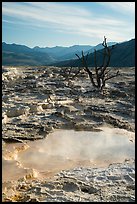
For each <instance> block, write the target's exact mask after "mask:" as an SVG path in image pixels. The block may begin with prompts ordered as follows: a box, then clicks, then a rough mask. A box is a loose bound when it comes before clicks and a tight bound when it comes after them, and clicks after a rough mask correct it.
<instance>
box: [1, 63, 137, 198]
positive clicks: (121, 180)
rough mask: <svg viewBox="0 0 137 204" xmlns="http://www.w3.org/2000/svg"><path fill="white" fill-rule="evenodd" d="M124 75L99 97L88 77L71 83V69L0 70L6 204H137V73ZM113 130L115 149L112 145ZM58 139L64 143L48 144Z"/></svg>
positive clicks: (128, 70) (124, 71) (125, 70)
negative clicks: (76, 203)
mask: <svg viewBox="0 0 137 204" xmlns="http://www.w3.org/2000/svg"><path fill="white" fill-rule="evenodd" d="M72 70H73V71H72V72H71V74H72V73H74V72H75V70H76V68H72ZM113 70H114V72H116V71H117V69H116V68H111V71H112V72H113ZM119 70H120V76H118V77H116V78H113V79H112V80H110V81H108V83H107V85H106V87H105V88H104V90H103V91H102V92H100V91H98V90H96V89H95V88H93V87H92V85H91V83H90V80H89V78H88V77H87V75H86V73H84V72H81V73H80V74H79V75H77V76H76V77H75V78H73V76H71V78H70V72H69V71H68V70H67V68H59V67H48V66H46V67H44V66H43V67H24V66H23V67H3V68H2V157H3V159H2V193H3V195H2V200H3V202H7V201H11V202H14V201H17V202H52V201H54V202H66V201H70V202H77V201H78V202H82V201H86V202H96V201H97V202H99V201H102V202H105V201H108V202H122V201H123V202H135V164H134V159H135V156H134V149H135V148H134V143H135V135H134V132H135V68H134V67H131V68H129V67H127V68H119ZM105 128H106V129H105ZM110 130H112V132H113V130H117V134H113V139H114V138H115V139H116V138H119V139H116V140H115V141H117V143H115V142H114V140H111V142H110V143H108V141H110V137H108V136H109V135H110ZM58 131H68V132H69V134H70V137H69V140H68V139H67V140H66V139H65V140H64V137H63V135H64V133H63V132H62V134H60V135H56V132H58ZM72 131H73V132H74V131H76V132H77V134H78V133H79V138H78V139H77V140H76V137H75V135H73V133H72ZM87 131H88V133H87V134H86V132H87ZM105 131H106V133H105ZM82 132H85V134H86V136H85V139H81V137H82V136H81V134H82ZM112 132H111V133H112ZM90 133H93V134H94V135H95V136H96V139H93V135H92V136H87V135H88V134H90ZM52 134H55V135H56V136H57V137H55V138H60V140H59V141H60V142H55V141H56V140H55V138H53V139H54V140H51V142H48V141H50V139H52ZM101 134H102V136H101ZM103 134H104V135H103ZM121 135H122V136H121ZM59 136H60V137H59ZM72 136H73V138H75V139H74V140H73V139H72ZM97 136H98V137H99V139H98V140H97ZM86 137H90V139H86ZM122 138H123V139H122ZM41 141H42V142H41ZM61 141H62V143H61ZM70 141H71V142H70ZM72 141H73V142H72ZM91 141H92V146H89V144H90V143H91ZM105 141H107V142H105ZM125 142H126V143H125ZM42 144H43V145H44V144H47V146H48V148H47V146H45V147H46V148H47V152H44V153H43V151H45V150H43V149H42ZM95 144H96V146H95ZM106 144H108V146H105V145H106ZM112 144H113V145H112ZM122 144H123V146H122ZM37 145H38V146H37ZM99 145H100V146H99ZM40 146H41V149H40ZM43 147H44V146H43ZM68 147H69V148H68ZM74 147H75V148H74ZM76 147H77V148H76ZM103 147H104V149H102V148H103ZM108 147H110V148H109V151H110V149H111V155H110V158H111V159H108V157H107V156H109V152H107V151H108ZM118 147H119V150H120V152H119V151H118ZM57 149H58V152H57ZM34 150H35V154H34ZM37 150H38V151H37ZM61 150H62V151H61ZM70 150H73V151H70ZM74 150H76V151H74ZM85 150H86V151H85ZM93 150H94V151H93ZM99 150H100V151H99ZM112 150H113V151H112ZM59 152H61V153H62V154H61V155H60V154H58V153H59ZM64 152H65V153H64ZM112 152H113V153H112ZM95 153H96V154H98V155H97V156H98V157H97V159H96V160H93V155H95ZM44 154H45V155H46V156H45V160H44V159H41V158H42V155H44ZM51 155H52V157H51ZM62 155H63V158H62ZM65 155H66V157H65ZM76 155H77V157H76ZM114 155H116V157H115V159H114V157H113V156H114ZM48 156H50V157H48ZM46 157H47V160H46ZM83 157H84V159H83ZM85 157H86V159H85ZM28 158H29V159H28ZM99 158H100V159H99ZM27 159H28V160H27ZM28 161H31V162H30V163H29V162H28ZM34 161H35V162H34ZM36 161H39V162H41V164H40V163H38V164H37V165H36V163H37V162H36ZM25 162H26V163H25ZM44 162H45V163H44ZM34 164H35V165H34ZM53 164H54V165H53ZM38 167H39V168H38ZM48 168H49V169H48ZM9 169H10V171H9Z"/></svg>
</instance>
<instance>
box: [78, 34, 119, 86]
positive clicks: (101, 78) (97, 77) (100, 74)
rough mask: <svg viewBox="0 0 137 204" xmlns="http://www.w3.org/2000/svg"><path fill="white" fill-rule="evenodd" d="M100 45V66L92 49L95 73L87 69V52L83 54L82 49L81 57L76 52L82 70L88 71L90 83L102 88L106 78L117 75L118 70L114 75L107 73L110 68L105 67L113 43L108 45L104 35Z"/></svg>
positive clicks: (107, 63) (95, 52)
mask: <svg viewBox="0 0 137 204" xmlns="http://www.w3.org/2000/svg"><path fill="white" fill-rule="evenodd" d="M102 45H103V47H104V49H103V62H102V65H101V66H97V51H96V50H94V63H95V69H94V71H95V74H93V72H92V71H91V69H89V67H88V64H87V59H88V56H89V54H87V55H86V56H84V53H83V51H82V57H80V56H79V55H78V54H76V56H77V57H78V58H79V60H81V62H82V65H83V67H84V70H85V71H86V72H87V73H88V76H89V78H90V81H91V83H92V85H93V86H94V87H96V88H98V89H100V90H102V89H103V88H104V87H105V84H106V81H107V80H110V79H112V78H114V77H116V76H118V75H119V71H117V72H116V73H115V74H114V75H110V74H109V72H110V70H108V69H107V68H108V66H109V63H110V58H111V51H112V49H113V48H114V45H112V46H111V47H108V45H107V42H106V37H105V36H104V41H103V43H102Z"/></svg>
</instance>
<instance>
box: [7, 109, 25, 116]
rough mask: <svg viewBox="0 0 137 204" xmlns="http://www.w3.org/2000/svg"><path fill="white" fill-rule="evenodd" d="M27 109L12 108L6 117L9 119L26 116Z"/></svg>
mask: <svg viewBox="0 0 137 204" xmlns="http://www.w3.org/2000/svg"><path fill="white" fill-rule="evenodd" d="M25 111H26V109H25V108H16V107H13V108H10V109H9V110H7V112H6V115H7V116H8V117H18V116H20V115H23V114H25Z"/></svg>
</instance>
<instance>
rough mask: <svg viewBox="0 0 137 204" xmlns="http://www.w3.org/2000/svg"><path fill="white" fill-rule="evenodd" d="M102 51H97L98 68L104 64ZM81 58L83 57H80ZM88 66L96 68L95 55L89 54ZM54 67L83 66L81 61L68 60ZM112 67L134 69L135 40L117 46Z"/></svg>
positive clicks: (111, 63) (113, 54)
mask: <svg viewBox="0 0 137 204" xmlns="http://www.w3.org/2000/svg"><path fill="white" fill-rule="evenodd" d="M102 51H103V50H102V49H101V50H98V51H97V62H98V66H100V65H101V64H102V61H103V55H102V54H101V53H102ZM80 56H81V55H80ZM87 63H88V66H89V67H94V64H95V63H94V53H91V54H89V57H88V61H87ZM52 65H56V66H74V67H75V66H76V67H77V66H81V62H80V60H79V59H77V60H72V59H71V60H66V61H62V62H58V63H55V64H54V63H53V64H52ZM109 66H110V67H134V66H135V39H132V40H129V41H126V42H123V43H117V44H115V47H114V49H113V50H112V55H111V60H110V64H109Z"/></svg>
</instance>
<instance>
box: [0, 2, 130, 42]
mask: <svg viewBox="0 0 137 204" xmlns="http://www.w3.org/2000/svg"><path fill="white" fill-rule="evenodd" d="M65 3H67V2H64V4H62V3H61V2H59V3H55V2H40V3H39V2H25V3H22V2H3V3H2V14H3V16H5V17H6V16H8V17H12V18H16V19H18V23H19V22H20V24H22V23H23V22H24V24H25V23H26V25H28V26H29V24H30V25H33V26H34V27H42V28H45V27H48V28H50V29H55V30H56V31H61V32H64V33H69V34H78V35H81V36H83V37H84V36H85V37H86V36H87V37H91V38H92V37H95V36H96V37H98V38H100V39H102V36H104V35H106V32H108V31H109V32H110V31H111V33H110V34H109V36H111V37H112V39H114V40H116V41H117V40H119V39H122V38H123V37H124V36H126V33H125V32H124V29H126V27H128V28H129V27H130V26H127V22H126V21H124V20H123V19H117V18H116V17H115V18H114V17H112V16H110V15H109V16H108V15H107V14H104V15H102V14H98V16H97V15H95V13H94V9H90V11H89V10H87V9H86V8H83V7H80V6H78V5H77V6H76V5H72V4H70V5H68V4H66V5H65ZM132 3H133V2H111V3H109V2H107V3H106V2H99V4H102V5H103V6H107V7H109V8H111V9H115V10H116V9H117V10H120V9H121V10H122V11H130V9H131V12H132V11H133V9H134V4H132ZM4 21H5V22H6V20H4ZM22 21H23V22H22ZM14 22H16V21H15V20H14ZM11 23H12V20H11ZM121 29H122V30H123V32H120V31H121Z"/></svg>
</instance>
